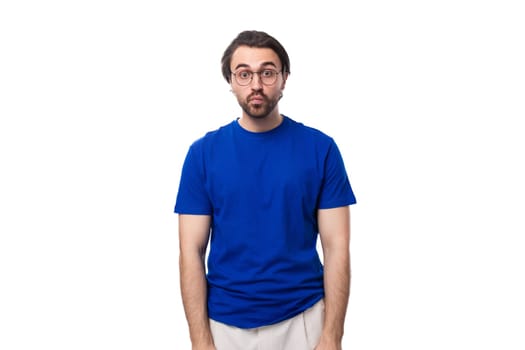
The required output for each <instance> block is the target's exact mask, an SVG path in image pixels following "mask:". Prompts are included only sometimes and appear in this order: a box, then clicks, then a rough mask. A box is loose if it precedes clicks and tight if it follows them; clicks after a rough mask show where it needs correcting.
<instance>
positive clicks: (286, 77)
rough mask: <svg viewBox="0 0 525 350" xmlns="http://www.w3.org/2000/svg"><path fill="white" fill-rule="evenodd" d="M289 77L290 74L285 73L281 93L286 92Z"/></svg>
mask: <svg viewBox="0 0 525 350" xmlns="http://www.w3.org/2000/svg"><path fill="white" fill-rule="evenodd" d="M289 75H290V73H283V82H282V84H281V91H282V90H284V88H285V87H286V81H287V80H288V76H289Z"/></svg>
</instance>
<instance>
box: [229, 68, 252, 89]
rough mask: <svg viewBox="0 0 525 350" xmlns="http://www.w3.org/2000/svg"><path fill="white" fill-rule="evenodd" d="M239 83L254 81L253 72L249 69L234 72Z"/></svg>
mask: <svg viewBox="0 0 525 350" xmlns="http://www.w3.org/2000/svg"><path fill="white" fill-rule="evenodd" d="M234 75H235V79H236V80H237V83H238V84H239V85H243V86H244V85H248V84H249V83H250V82H251V81H252V75H253V73H252V72H250V71H248V70H243V71H239V72H237V73H235V74H234Z"/></svg>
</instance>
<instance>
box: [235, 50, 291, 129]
mask: <svg viewBox="0 0 525 350" xmlns="http://www.w3.org/2000/svg"><path fill="white" fill-rule="evenodd" d="M230 67H231V70H232V72H233V73H235V72H236V71H238V70H239V69H249V70H251V71H252V72H258V71H260V70H261V69H264V68H271V69H275V70H277V71H279V72H280V71H281V68H282V66H281V61H280V60H279V56H277V54H276V53H275V52H274V51H273V50H271V49H267V48H252V47H248V46H240V47H239V48H237V50H235V52H234V53H233V55H232V60H231V66H230ZM286 79H288V74H284V75H283V74H279V75H278V76H277V81H276V82H275V83H274V84H272V85H270V86H268V85H263V83H262V82H261V79H260V77H259V75H258V74H254V75H253V79H252V81H251V83H250V84H248V85H247V86H240V85H239V84H237V82H236V80H235V77H233V75H232V79H231V83H230V86H231V91H232V93H233V94H234V95H235V97H236V98H237V102H238V103H239V105H240V106H241V109H242V115H241V118H240V119H239V123H240V125H241V126H242V127H243V128H245V129H246V130H248V131H252V132H264V131H268V130H271V129H273V128H275V127H277V126H278V125H279V124H281V122H282V120H283V119H282V116H281V115H280V114H279V106H278V103H279V100H280V99H281V96H282V93H283V90H284V87H285V85H286Z"/></svg>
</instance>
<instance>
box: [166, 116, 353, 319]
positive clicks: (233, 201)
mask: <svg viewBox="0 0 525 350" xmlns="http://www.w3.org/2000/svg"><path fill="white" fill-rule="evenodd" d="M355 202H356V200H355V197H354V194H353V191H352V188H351V186H350V182H349V179H348V176H347V173H346V170H345V166H344V164H343V159H342V157H341V154H340V152H339V149H338V147H337V145H336V143H335V142H334V140H333V139H332V138H331V137H329V136H327V135H325V134H324V133H322V132H321V131H319V130H316V129H314V128H311V127H308V126H305V125H303V124H301V123H298V122H295V121H294V120H292V119H290V118H288V117H286V116H284V118H283V122H282V123H281V124H280V125H279V126H278V127H277V128H275V129H273V130H270V131H267V132H261V133H254V132H249V131H247V130H245V129H243V128H242V127H241V126H240V125H239V123H238V122H237V121H233V122H231V123H229V124H227V125H225V126H223V127H221V128H219V129H217V130H215V131H212V132H209V133H207V134H206V135H205V136H204V137H202V138H200V139H198V140H197V141H195V142H194V143H193V144H192V145H191V147H190V148H189V151H188V153H187V156H186V159H185V161H184V165H183V169H182V175H181V179H180V185H179V191H178V194H177V199H176V204H175V212H176V213H179V214H197V215H211V217H212V225H211V226H212V227H211V240H210V251H209V256H208V261H207V281H208V314H209V317H210V318H212V319H214V320H216V321H219V322H222V323H225V324H229V325H233V326H236V327H240V328H254V327H260V326H265V325H270V324H274V323H277V322H280V321H283V320H286V319H289V318H291V317H293V316H295V315H297V314H299V313H301V312H303V311H304V310H306V309H307V308H309V307H310V306H312V305H313V304H315V303H316V302H317V301H319V300H320V299H321V298H322V297H323V296H324V289H323V266H322V264H321V261H320V259H319V255H318V252H317V249H316V243H317V237H318V228H317V217H316V213H317V210H318V209H328V208H335V207H340V206H346V205H350V204H354V203H355Z"/></svg>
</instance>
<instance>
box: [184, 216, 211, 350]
mask: <svg viewBox="0 0 525 350" xmlns="http://www.w3.org/2000/svg"><path fill="white" fill-rule="evenodd" d="M210 224H211V217H210V216H209V215H184V214H180V215H179V271H180V288H181V295H182V303H183V305H184V312H185V314H186V320H187V322H188V327H189V330H190V338H191V343H192V346H193V349H194V350H197V349H203V350H204V349H209V350H212V349H215V346H214V345H213V337H212V335H211V331H210V323H209V319H208V307H207V305H208V303H207V291H208V288H207V283H206V270H205V265H204V264H205V262H204V258H205V254H206V248H207V245H208V239H209V236H210Z"/></svg>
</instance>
